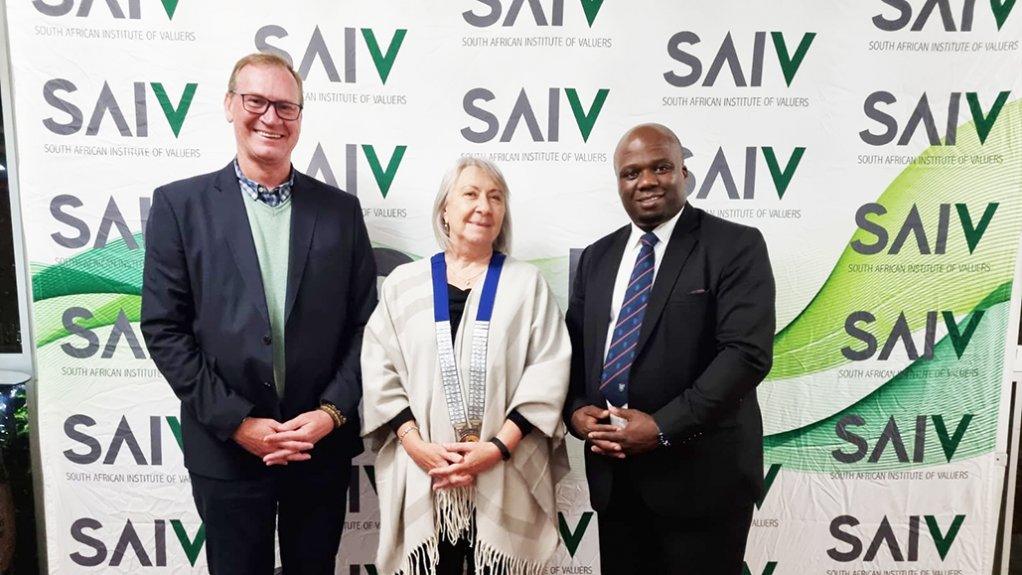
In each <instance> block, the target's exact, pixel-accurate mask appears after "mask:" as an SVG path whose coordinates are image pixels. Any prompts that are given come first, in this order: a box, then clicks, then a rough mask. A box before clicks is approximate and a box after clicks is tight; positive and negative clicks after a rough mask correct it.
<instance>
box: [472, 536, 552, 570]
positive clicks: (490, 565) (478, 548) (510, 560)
mask: <svg viewBox="0 0 1022 575" xmlns="http://www.w3.org/2000/svg"><path fill="white" fill-rule="evenodd" d="M474 545H475V557H474V560H475V565H476V573H487V572H489V573H503V574H506V575H543V573H544V572H545V571H546V563H545V562H544V563H536V562H534V561H526V560H524V559H521V558H519V557H511V556H510V555H505V554H503V553H501V552H500V551H497V550H496V549H494V548H493V547H490V546H489V545H487V543H486V542H485V541H479V540H476V542H475V544H474Z"/></svg>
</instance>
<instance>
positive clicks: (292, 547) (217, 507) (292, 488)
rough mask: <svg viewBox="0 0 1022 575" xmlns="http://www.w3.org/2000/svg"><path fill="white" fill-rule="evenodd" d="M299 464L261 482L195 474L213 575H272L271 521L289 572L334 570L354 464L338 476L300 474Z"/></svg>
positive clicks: (324, 574)
mask: <svg viewBox="0 0 1022 575" xmlns="http://www.w3.org/2000/svg"><path fill="white" fill-rule="evenodd" d="M300 467H301V465H292V466H287V467H281V468H275V469H273V470H272V473H270V474H268V475H266V476H263V477H261V478H259V479H243V480H221V479H212V478H209V477H203V476H201V475H196V474H194V473H192V474H191V480H192V495H194V497H195V506H196V508H197V509H198V511H199V517H201V518H202V522H203V524H204V525H205V528H206V562H207V564H208V566H209V572H210V574H211V575H263V574H266V575H271V574H272V573H273V569H274V557H273V549H274V524H276V527H277V529H276V532H277V535H278V537H279V539H280V560H281V563H282V564H283V567H284V573H286V575H333V574H334V568H335V561H336V557H337V550H338V547H339V546H340V542H341V531H342V529H343V528H344V513H345V510H346V504H347V493H348V483H349V482H350V481H351V473H350V465H349V466H348V472H347V473H341V474H340V476H338V475H337V474H335V473H331V474H329V475H319V476H317V475H312V474H308V473H302V472H301V469H300Z"/></svg>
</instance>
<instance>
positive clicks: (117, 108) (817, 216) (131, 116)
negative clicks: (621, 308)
mask: <svg viewBox="0 0 1022 575" xmlns="http://www.w3.org/2000/svg"><path fill="white" fill-rule="evenodd" d="M6 9H7V11H8V14H7V16H8V21H9V23H10V54H11V60H12V66H13V74H14V92H15V98H14V105H15V120H16V124H17V141H16V143H17V146H18V152H19V157H20V159H21V165H20V174H21V181H20V186H21V194H22V196H23V197H22V206H23V209H24V213H23V218H24V222H25V230H26V235H27V238H26V239H27V246H28V248H27V249H28V255H29V259H30V261H31V262H32V263H33V268H32V280H33V290H34V300H35V304H34V324H35V336H36V346H37V350H38V368H39V369H38V373H39V382H38V392H39V393H38V396H39V411H38V413H35V414H33V416H34V417H37V418H38V421H39V425H40V432H41V435H40V445H41V449H42V462H43V469H42V482H43V487H44V490H45V491H44V497H45V516H46V527H47V541H46V543H47V547H48V559H49V565H50V570H51V572H52V573H75V574H79V573H148V572H154V573H201V572H204V570H205V559H204V556H203V545H204V540H205V532H204V530H203V527H202V525H201V524H200V522H199V519H198V517H197V515H196V513H195V511H194V508H193V505H192V499H191V491H190V487H189V485H188V475H187V473H186V471H185V469H184V467H183V465H182V457H181V450H180V427H179V424H178V406H177V402H176V400H175V398H174V397H173V395H172V394H171V392H170V389H169V387H168V386H167V385H166V383H165V382H164V381H163V379H162V377H161V376H160V374H159V372H158V371H157V370H156V369H155V368H154V366H153V364H152V363H151V361H150V360H149V358H148V355H147V352H146V349H145V346H144V344H143V342H142V340H141V335H140V333H139V330H138V317H139V293H140V285H141V269H142V257H143V256H142V253H143V249H144V238H143V235H142V231H143V230H144V228H145V221H146V217H147V214H148V212H149V206H150V202H151V190H153V189H154V188H155V187H156V186H157V185H160V184H163V183H166V182H168V181H171V180H174V179H179V178H183V177H186V176H191V175H194V174H198V173H201V172H208V171H212V170H216V169H218V168H220V167H222V166H224V165H225V164H226V163H227V162H229V161H230V160H231V157H232V155H233V149H234V144H233V139H232V130H231V128H230V127H229V125H228V124H226V122H225V120H224V116H223V96H224V92H225V88H226V82H227V76H228V73H229V72H230V69H231V66H232V64H233V63H234V61H235V60H236V59H237V58H238V57H240V56H241V55H243V54H245V53H248V52H252V51H255V50H264V51H270V52H276V53H278V54H281V55H283V56H284V57H286V58H288V59H290V60H291V61H293V62H294V64H295V65H296V66H297V68H298V70H299V71H300V73H301V74H302V76H303V77H304V78H305V80H306V84H305V90H306V94H305V100H306V108H305V113H304V125H303V131H304V133H303V134H302V137H301V140H300V142H299V144H298V147H297V148H296V150H295V154H294V163H295V167H296V168H298V169H299V170H302V171H305V172H307V173H310V174H311V175H313V176H315V177H317V178H320V179H322V180H324V181H326V182H329V183H331V184H336V185H337V186H339V187H341V188H343V189H345V190H346V191H347V192H348V193H351V194H356V195H357V196H358V198H359V200H360V201H361V202H362V205H363V206H364V209H365V217H366V220H367V222H368V225H369V229H370V234H371V236H372V239H373V242H374V244H375V246H376V248H377V255H378V259H379V262H380V266H381V273H383V274H386V273H388V272H389V271H390V270H391V269H392V268H393V266H394V265H397V264H399V263H401V262H404V261H409V260H414V259H418V258H422V257H427V256H429V255H431V254H432V253H433V252H435V251H436V250H437V248H436V247H435V244H434V240H433V238H432V235H431V228H430V223H429V219H430V218H429V216H430V209H431V202H432V198H433V195H434V193H435V190H436V189H437V186H438V185H439V181H440V177H441V174H442V173H443V172H444V170H445V169H446V168H447V167H449V166H450V165H451V164H452V162H453V161H454V160H455V158H457V157H459V156H462V155H480V156H484V157H487V158H490V159H493V160H495V161H496V162H497V163H498V164H499V165H500V166H501V167H502V169H503V170H504V171H505V174H506V176H507V178H508V181H509V183H510V186H511V190H512V199H511V205H512V208H513V210H514V217H515V245H514V254H515V255H516V256H517V257H519V258H521V259H526V260H529V261H531V262H533V263H535V264H536V265H538V266H539V267H540V268H541V269H542V270H543V271H544V273H545V275H546V277H547V279H548V281H549V282H550V284H551V285H552V286H553V288H554V290H555V291H556V293H557V294H558V297H559V298H560V302H561V303H562V305H563V304H565V303H566V301H567V293H568V289H569V287H568V286H569V282H568V278H569V275H570V269H569V268H570V262H571V261H573V260H572V254H573V253H575V254H576V255H577V252H573V250H577V249H581V248H583V247H584V246H586V245H587V244H588V243H590V242H592V241H594V240H595V239H597V238H598V237H600V236H602V235H604V234H606V233H608V232H610V231H612V230H613V229H615V228H617V227H619V226H621V225H623V224H624V223H626V221H627V219H626V216H625V214H624V212H623V210H622V208H621V207H620V202H619V200H618V197H617V194H616V192H615V186H616V184H615V176H614V172H613V166H612V160H613V158H612V151H613V147H614V145H615V143H616V142H617V139H618V138H619V137H620V136H621V135H622V133H623V132H624V131H625V130H626V129H627V128H629V127H631V126H632V125H634V124H637V123H640V122H648V121H656V122H662V123H664V124H667V125H668V126H671V127H672V128H674V129H675V130H676V131H677V133H678V134H679V136H680V137H681V139H682V142H683V143H684V145H685V155H686V161H687V164H688V166H689V169H690V171H691V174H692V178H691V179H690V182H689V184H690V185H689V190H688V192H689V200H690V201H691V203H692V204H693V205H696V206H699V207H701V208H703V209H706V210H708V211H710V212H712V213H714V214H718V215H720V216H723V217H726V218H729V219H732V220H735V221H739V222H742V223H746V224H751V225H755V226H757V227H758V228H760V229H761V230H762V231H763V233H764V235H765V236H766V238H767V241H768V244H769V247H770V253H771V260H772V262H773V266H774V270H775V274H776V279H777V286H778V300H777V312H778V326H779V328H780V330H779V332H778V333H777V336H776V341H775V354H776V355H775V362H774V368H773V371H772V372H771V374H770V376H769V377H768V378H767V381H766V382H764V383H763V384H762V385H761V386H760V402H761V405H762V409H763V414H764V419H765V433H766V439H765V444H766V445H765V447H766V462H767V465H766V467H765V469H764V475H765V477H766V485H767V486H768V493H767V495H766V497H765V498H764V500H763V501H761V502H760V504H759V506H758V509H757V511H756V514H755V517H754V525H753V529H752V533H751V539H750V544H749V549H748V553H747V561H746V562H747V571H748V572H749V573H750V574H756V575H759V574H763V575H769V574H773V575H782V574H796V573H797V574H826V575H839V574H852V573H867V574H895V573H897V574H906V575H907V574H913V575H920V574H938V573H940V574H959V575H966V574H986V573H989V572H990V569H991V568H992V561H993V550H994V546H995V538H996V531H997V517H998V507H999V502H1000V494H1001V487H1002V483H1003V477H1004V457H1005V452H1006V450H1007V447H1006V446H1007V439H1006V438H1007V428H1006V422H1007V411H1008V402H1007V400H1006V393H1007V390H1008V387H1007V386H1006V384H1005V379H1004V377H1003V373H1004V355H1005V346H1006V340H1007V337H1006V329H1007V325H1008V322H1009V319H1008V310H1009V307H1010V303H1011V302H1010V299H1011V293H1012V289H1011V283H1012V278H1013V277H1014V274H1015V262H1016V256H1017V246H1018V245H1019V232H1020V228H1022V226H1020V222H1022V219H1020V218H1022V213H1020V212H1022V100H1020V97H1019V95H1020V93H1022V79H1020V70H1022V50H1020V46H1019V42H1020V39H1022V15H1020V14H1019V13H1018V11H1019V10H1020V9H1019V8H1018V7H1017V6H1016V3H1015V2H1014V0H990V1H989V2H987V1H985V0H984V1H981V2H976V1H974V0H843V1H841V0H839V1H831V2H818V1H812V0H775V1H772V2H744V1H742V2H740V1H736V0H714V1H709V0H693V1H689V2H668V1H660V2H616V1H608V2H604V1H603V0H448V1H444V2H421V1H415V0H390V1H388V2H356V1H353V0H329V1H328V0H308V1H305V2H275V1H273V2H271V1H269V0H247V1H244V2H243V1H240V0H220V1H217V2H208V1H199V0H159V1H158V0H105V1H93V0H31V1H29V0H24V1H19V2H8V3H7V7H6ZM1012 349H1014V347H1012ZM572 448H573V450H574V452H573V463H574V470H573V472H572V475H571V476H570V477H569V478H568V479H567V480H566V481H565V482H563V483H562V484H561V486H560V504H561V509H562V514H561V534H562V539H563V545H562V546H561V547H560V549H559V551H558V553H557V556H556V557H555V559H554V560H553V561H552V562H551V564H550V568H549V573H550V574H551V575H560V574H589V573H598V572H599V559H598V545H597V537H596V522H595V521H594V514H593V512H592V511H591V510H590V509H589V507H588V495H587V492H586V488H585V480H584V476H583V474H582V468H581V460H580V457H579V456H580V449H581V446H580V445H579V444H578V442H574V443H573V445H572ZM372 461H373V460H372V457H371V456H368V455H367V456H363V457H362V458H360V459H359V460H358V463H359V465H358V467H357V468H356V470H355V476H354V483H353V489H352V493H351V497H350V501H349V509H348V522H347V532H346V534H345V536H344V542H343V545H342V552H341V561H340V564H339V567H338V571H337V572H338V573H343V574H345V575H349V574H350V575H355V574H358V573H367V574H371V573H375V572H376V571H375V567H373V565H372V563H373V557H374V552H375V543H376V533H377V521H378V519H379V515H378V511H377V509H376V497H375V494H374V491H373V488H374V483H373V482H374V472H373V463H372Z"/></svg>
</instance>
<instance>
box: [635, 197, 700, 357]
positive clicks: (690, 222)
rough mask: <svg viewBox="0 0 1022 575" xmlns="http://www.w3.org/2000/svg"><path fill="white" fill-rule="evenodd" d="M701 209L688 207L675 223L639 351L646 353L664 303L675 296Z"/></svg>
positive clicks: (644, 320)
mask: <svg viewBox="0 0 1022 575" xmlns="http://www.w3.org/2000/svg"><path fill="white" fill-rule="evenodd" d="M697 212H698V210H696V208H694V207H693V206H691V205H687V206H685V210H684V211H683V212H682V214H681V216H680V217H679V218H678V223H677V224H675V226H674V233H672V234H671V241H670V242H669V243H668V244H667V251H666V252H665V253H664V261H663V262H661V263H659V266H660V271H658V272H657V275H656V281H654V282H653V292H652V293H651V294H650V296H649V304H648V306H647V307H646V315H645V317H643V320H642V329H641V330H640V331H639V343H638V344H636V353H642V348H643V346H644V345H646V341H648V340H649V335H650V334H651V333H653V329H654V328H655V327H656V324H657V323H658V322H659V321H660V316H661V315H662V314H663V311H664V306H665V305H667V298H668V296H670V295H671V289H672V288H674V284H675V283H676V282H677V281H678V276H679V275H681V270H682V268H684V267H685V262H686V261H687V260H688V256H689V255H690V254H691V253H692V248H694V247H695V245H696V234H695V233H694V231H695V230H696V229H697V228H698V227H699V226H698V224H699V218H698V213H697Z"/></svg>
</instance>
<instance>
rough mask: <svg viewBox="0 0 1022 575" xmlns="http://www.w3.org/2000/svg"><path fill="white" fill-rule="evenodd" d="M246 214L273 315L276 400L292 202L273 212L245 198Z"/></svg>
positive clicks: (281, 375) (279, 388)
mask: <svg viewBox="0 0 1022 575" xmlns="http://www.w3.org/2000/svg"><path fill="white" fill-rule="evenodd" d="M245 211H246V212H248V222H249V225H250V226H251V228H252V241H253V242H255V249H256V255H257V256H258V257H259V273H260V275H262V278H263V292H264V293H265V294H266V309H267V310H269V312H270V331H271V332H272V335H273V380H274V383H275V384H276V386H277V396H278V397H284V374H285V369H284V367H285V365H286V364H285V363H284V300H285V298H286V296H287V266H288V258H289V254H290V253H291V202H290V201H288V202H284V203H283V204H281V205H279V206H277V207H275V208H271V207H270V206H268V205H266V204H264V203H263V202H260V201H256V200H253V199H252V198H251V197H249V196H247V195H246V196H245Z"/></svg>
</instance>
